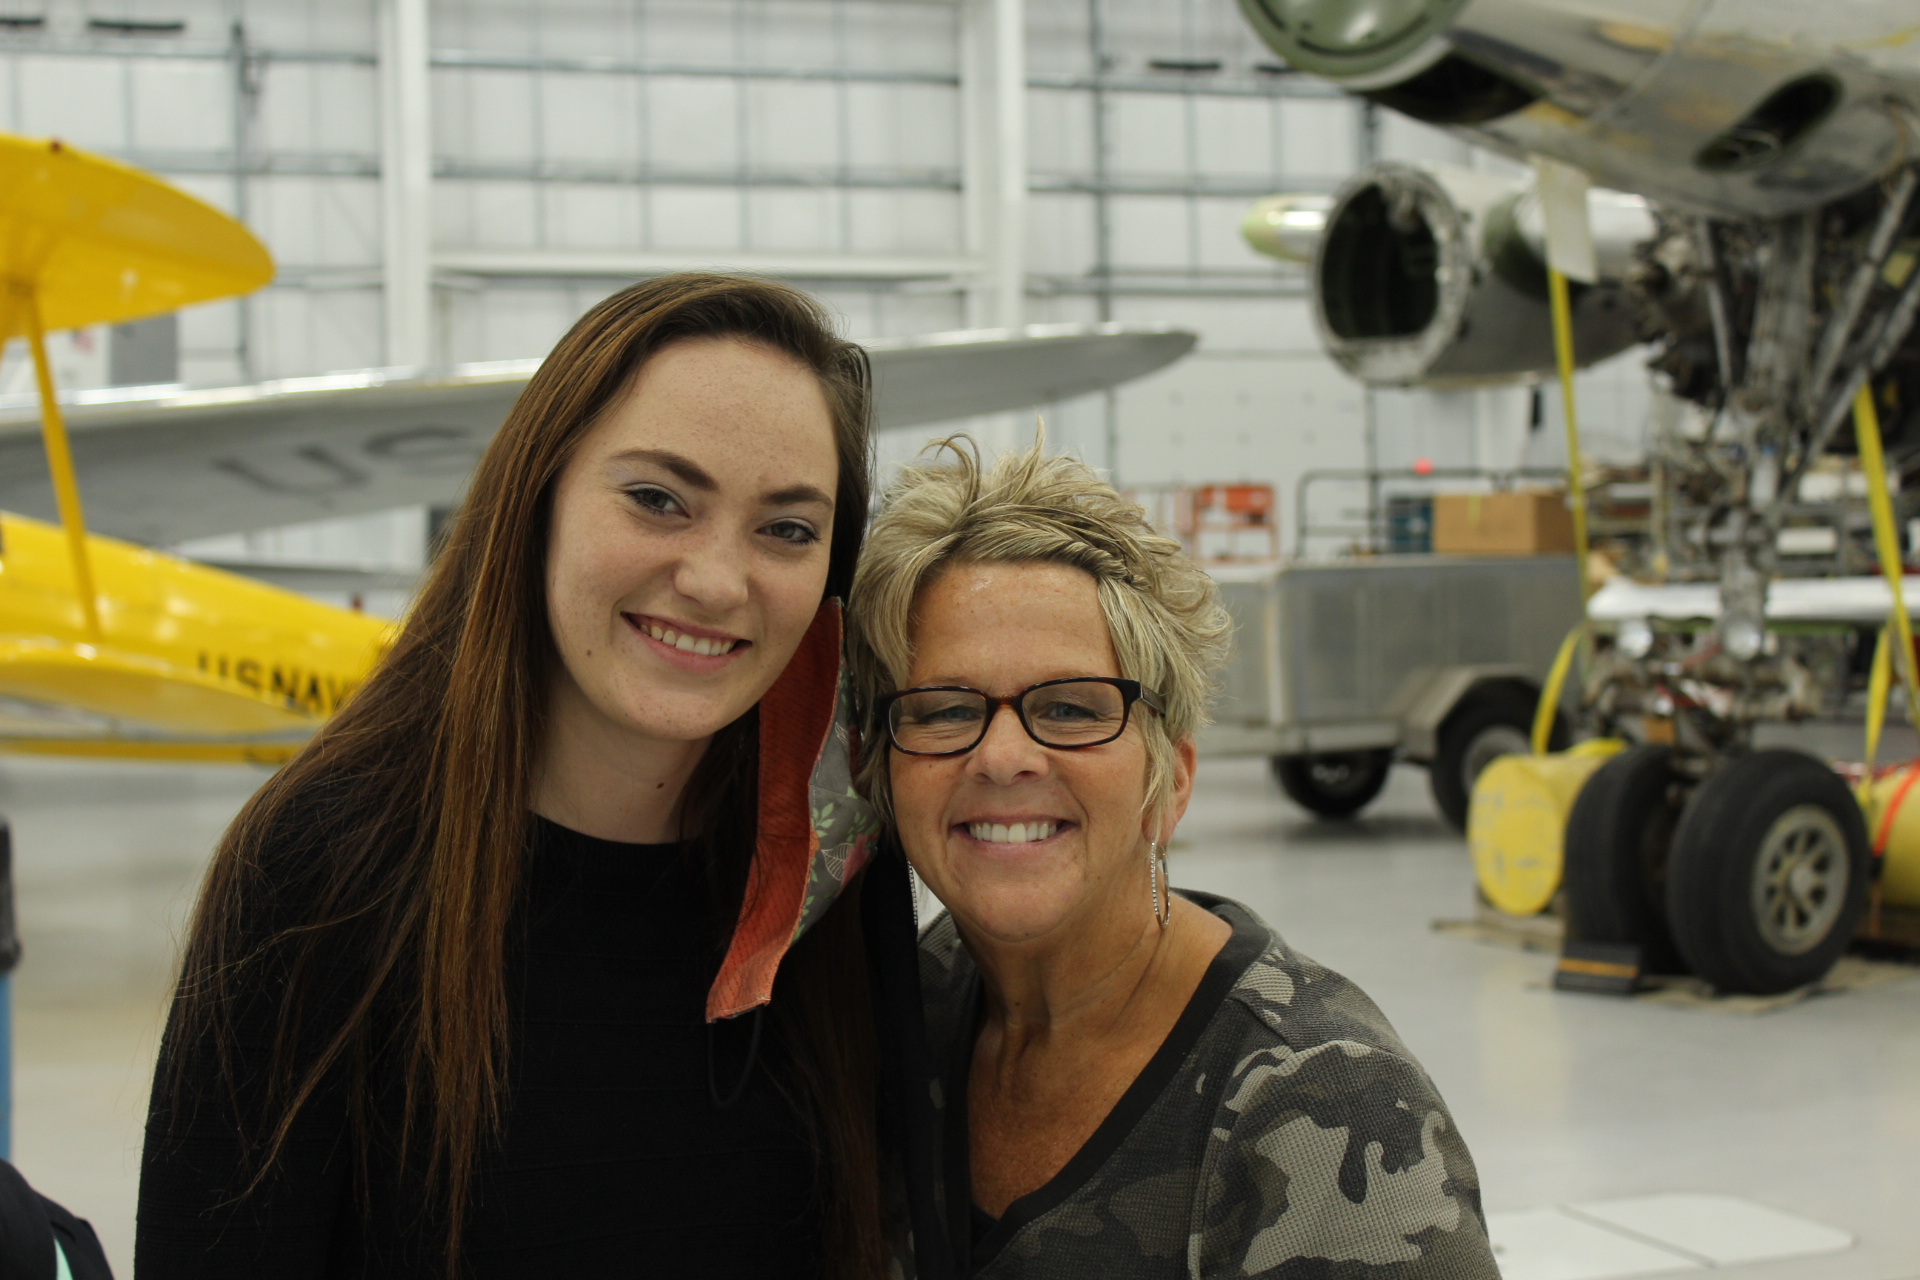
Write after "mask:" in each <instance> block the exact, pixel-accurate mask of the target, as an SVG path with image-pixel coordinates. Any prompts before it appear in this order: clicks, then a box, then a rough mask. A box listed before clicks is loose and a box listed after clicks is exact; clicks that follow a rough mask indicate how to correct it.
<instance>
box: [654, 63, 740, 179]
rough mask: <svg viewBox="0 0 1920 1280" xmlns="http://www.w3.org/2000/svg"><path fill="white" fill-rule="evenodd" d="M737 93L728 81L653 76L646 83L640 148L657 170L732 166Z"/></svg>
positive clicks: (737, 126) (736, 154) (737, 146)
mask: <svg viewBox="0 0 1920 1280" xmlns="http://www.w3.org/2000/svg"><path fill="white" fill-rule="evenodd" d="M739 108H740V91H739V87H738V86H737V85H736V84H735V83H733V82H732V81H728V80H719V79H711V78H702V77H697V76H654V77H650V78H649V79H648V80H647V82H646V124H647V130H646V140H647V142H646V145H647V149H648V154H649V155H650V156H651V157H652V159H653V162H654V163H655V164H656V165H659V166H661V167H663V168H678V169H682V170H699V171H704V172H708V173H711V172H714V171H716V170H721V169H732V168H735V167H737V166H738V165H739V164H740V162H741V160H742V158H743V157H742V156H741V154H740V117H739Z"/></svg>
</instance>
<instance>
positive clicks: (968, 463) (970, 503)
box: [847, 436, 1232, 820]
mask: <svg viewBox="0 0 1920 1280" xmlns="http://www.w3.org/2000/svg"><path fill="white" fill-rule="evenodd" d="M929 448H930V449H931V450H934V451H944V452H946V453H948V454H950V455H952V456H951V459H950V460H947V461H943V462H939V463H932V464H926V465H921V466H914V467H908V468H905V469H904V470H903V471H902V473H901V475H900V477H899V479H898V480H896V481H895V482H894V483H893V484H892V485H890V486H889V487H888V489H887V492H886V496H885V499H884V505H883V506H882V508H881V511H880V514H879V515H878V516H876V517H875V519H874V521H873V524H872V527H871V528H869V529H868V531H867V545H866V549H865V550H864V551H863V552H862V553H861V556H860V564H859V567H858V568H857V569H856V570H855V572H854V577H853V592H852V596H851V598H850V600H849V602H848V613H847V649H848V663H849V667H850V669H851V675H852V680H853V694H854V702H855V705H856V707H857V709H858V711H857V714H858V716H859V719H860V725H861V739H862V742H863V743H864V744H865V745H864V750H863V751H862V753H861V754H862V759H861V763H860V770H859V777H858V782H859V785H860V788H861V790H862V791H863V792H865V793H866V794H867V795H868V796H869V797H871V798H872V799H873V801H874V802H875V803H876V804H877V805H878V806H879V807H880V810H881V812H882V813H884V814H885V815H886V816H887V818H888V819H889V820H891V819H892V817H893V805H892V799H893V797H892V794H891V789H890V787H889V785H888V774H887V757H888V755H889V754H890V753H889V751H888V750H887V745H886V743H887V738H886V728H885V726H884V725H883V724H882V723H881V721H880V719H879V718H878V715H877V704H878V702H879V700H880V698H881V697H882V696H884V695H885V694H888V693H891V692H892V691H894V690H895V689H898V688H901V687H902V685H903V684H904V682H905V681H906V679H907V673H908V671H909V670H910V669H911V667H912V665H913V609H914V604H915V603H916V601H917V600H918V599H919V596H920V592H921V591H922V590H924V589H925V588H926V587H927V586H928V585H930V584H931V583H932V582H933V581H934V579H935V578H937V577H938V576H939V575H940V574H941V573H942V572H943V571H944V570H946V569H947V568H948V567H950V566H953V565H958V564H1028V563H1031V564H1065V565H1072V566H1073V567H1075V568H1077V569H1082V570H1085V571H1086V573H1087V574H1088V575H1090V576H1091V577H1092V578H1093V580H1094V584H1095V587H1096V589H1097V590H1098V592H1099V598H1100V611H1101V613H1102V614H1104V615H1105V616H1106V620H1107V632H1108V636H1109V638H1110V639H1111V640H1112V643H1113V651H1114V656H1115V657H1116V658H1117V659H1118V660H1119V664H1120V674H1121V675H1122V676H1124V677H1126V678H1127V679H1130V680H1138V681H1139V682H1140V683H1141V684H1143V685H1145V686H1146V687H1147V688H1149V689H1152V690H1154V691H1155V692H1157V693H1158V694H1159V695H1160V696H1161V698H1162V700H1163V705H1164V706H1165V708H1166V711H1165V714H1164V715H1162V716H1154V715H1152V714H1150V713H1149V714H1144V715H1141V716H1138V717H1136V721H1137V722H1138V723H1140V724H1141V725H1142V730H1141V736H1142V740H1143V741H1144V742H1145V743H1146V747H1147V783H1146V807H1145V812H1147V813H1155V812H1157V811H1159V810H1161V809H1162V808H1163V807H1164V806H1165V805H1166V803H1167V801H1168V799H1169V798H1170V796H1171V794H1172V789H1173V746H1174V744H1175V743H1178V742H1183V741H1185V740H1187V739H1189V738H1192V737H1193V736H1194V734H1195V733H1197V732H1199V730H1200V727H1201V726H1202V725H1204V724H1205V723H1206V720H1207V704H1208V703H1209V702H1210V701H1211V700H1212V697H1213V690H1214V681H1215V678H1216V677H1217V675H1218V673H1219V670H1220V668H1221V666H1222V665H1223V664H1224V663H1225V661H1226V655H1227V646H1228V644H1229V643H1230V632H1231V627H1232V624H1231V622H1230V621H1229V620H1228V617H1227V613H1226V610H1225V609H1223V608H1222V607H1221V605H1220V599H1219V591H1218V590H1217V589H1216V587H1215V586H1214V582H1213V579H1212V578H1210V577H1208V576H1207V575H1206V574H1205V573H1204V572H1202V571H1201V569H1200V568H1199V566H1197V565H1195V564H1194V563H1193V561H1192V560H1190V559H1188V558H1187V556H1186V553H1185V552H1183V551H1182V550H1181V548H1180V544H1179V543H1178V542H1176V541H1175V540H1174V539H1172V538H1168V537H1165V536H1163V535H1161V534H1159V533H1156V532H1154V530H1153V528H1152V527H1151V526H1150V525H1148V523H1147V519H1146V515H1145V513H1143V512H1142V511H1141V510H1140V508H1139V507H1138V506H1136V505H1135V504H1134V503H1131V502H1129V501H1127V500H1126V499H1125V498H1123V497H1121V496H1120V494H1118V493H1117V492H1115V491H1114V488H1113V486H1112V485H1110V484H1108V483H1107V482H1106V481H1104V480H1102V479H1101V478H1100V477H1099V476H1098V475H1096V474H1095V473H1094V472H1093V471H1092V469H1091V468H1089V467H1087V466H1085V465H1084V464H1082V463H1080V462H1077V461H1075V460H1074V459H1072V458H1067V457H1057V456H1056V457H1049V456H1047V454H1046V452H1045V440H1044V438H1041V439H1037V440H1035V442H1034V444H1033V447H1032V448H1030V449H1027V450H1024V451H1022V452H1018V453H1009V454H1005V455H1003V456H1002V457H1000V458H999V459H997V460H996V461H995V462H994V463H993V465H992V466H991V467H990V468H987V469H985V470H984V472H983V470H982V468H981V465H980V459H979V454H978V451H977V449H976V447H975V446H974V443H973V441H972V440H971V439H969V438H967V437H966V436H952V437H949V438H947V439H945V440H940V441H937V442H935V443H934V444H933V445H931V446H929ZM1149 722H1157V724H1150V723H1149Z"/></svg>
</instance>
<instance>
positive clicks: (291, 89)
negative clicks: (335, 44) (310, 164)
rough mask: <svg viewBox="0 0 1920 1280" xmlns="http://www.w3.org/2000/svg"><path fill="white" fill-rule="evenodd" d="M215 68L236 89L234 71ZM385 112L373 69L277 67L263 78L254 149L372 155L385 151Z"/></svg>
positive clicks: (272, 65)
mask: <svg viewBox="0 0 1920 1280" xmlns="http://www.w3.org/2000/svg"><path fill="white" fill-rule="evenodd" d="M212 65H213V66H214V67H216V68H218V69H219V71H220V73H221V77H222V80H223V81H225V82H226V83H227V84H228V85H229V86H230V85H231V81H230V80H228V79H227V78H228V77H230V76H231V75H232V74H233V69H232V67H231V66H230V65H227V64H223V63H214V64H212ZM228 91H229V92H231V88H230V87H229V89H228ZM379 109H380V103H379V86H378V84H377V81H376V77H375V75H374V70H373V68H372V67H370V66H352V65H339V64H328V63H299V62H271V63H268V64H267V65H266V66H265V67H264V68H263V69H262V71H261V74H260V99H259V105H258V107H257V109H256V111H255V114H254V117H253V125H252V128H253V134H254V145H255V146H257V147H259V148H261V149H262V150H266V151H323V152H337V153H360V154H371V153H373V152H374V151H376V150H377V149H378V147H379V137H380V119H379ZM202 145H205V143H204V142H203V143H202Z"/></svg>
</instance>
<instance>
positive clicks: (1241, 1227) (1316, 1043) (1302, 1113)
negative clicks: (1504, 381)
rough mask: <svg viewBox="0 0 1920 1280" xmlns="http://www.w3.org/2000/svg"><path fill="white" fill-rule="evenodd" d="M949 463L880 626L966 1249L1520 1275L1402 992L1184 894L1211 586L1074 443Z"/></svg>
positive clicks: (890, 569)
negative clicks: (1180, 854) (1179, 847)
mask: <svg viewBox="0 0 1920 1280" xmlns="http://www.w3.org/2000/svg"><path fill="white" fill-rule="evenodd" d="M952 452H953V453H954V454H955V461H954V462H953V463H952V464H951V465H937V466H927V467H921V468H917V469H912V470H909V471H908V472H907V473H905V475H904V477H903V478H902V479H901V480H900V482H899V483H898V484H897V485H896V486H895V488H894V489H893V491H892V493H891V495H890V501H889V503H888V505H887V507H886V508H885V510H884V511H883V512H882V514H881V515H880V516H879V518H878V519H877V521H876V522H875V523H874V525H873V527H872V529H871V531H870V533H869V535H868V543H867V552H866V555H865V557H864V558H863V560H862V561H861V564H860V567H859V570H858V573H857V575H856V578H855V585H854V589H853V605H852V615H851V621H850V639H851V645H852V651H851V655H850V661H851V663H852V666H853V670H854V672H855V678H856V679H857V680H858V682H859V685H860V695H861V699H862V703H863V706H864V708H865V714H866V716H867V733H868V735H869V736H868V738H867V741H869V742H871V743H874V744H876V745H878V746H881V747H882V748H883V749H880V750H869V751H868V752H867V753H866V758H865V760H864V761H863V765H862V768H863V770H864V774H863V782H864V784H865V785H866V787H867V788H868V790H869V791H870V793H871V794H872V795H873V796H874V797H875V799H876V800H877V801H879V803H880V804H881V807H882V808H883V810H884V811H886V812H887V813H888V816H889V819H890V821H891V823H892V825H893V829H894V831H895V832H896V833H897V835H898V838H899V840H900V842H901V844H902V846H903V847H904V848H905V850H906V853H907V856H908V857H909V859H910V860H911V861H912V863H913V866H914V868H915V869H916V870H917V871H918V872H919V874H920V876H921V877H922V878H923V879H924V880H925V881H926V883H927V885H928V886H929V887H930V888H931V889H932V890H933V892H934V893H935V894H936V895H937V896H938V897H939V898H940V900H941V901H942V902H943V903H945V904H946V906H947V908H948V912H949V914H947V915H946V916H944V917H942V918H941V919H940V920H939V921H938V922H937V923H935V924H934V925H933V926H931V927H930V928H929V929H927V931H926V933H925V934H924V936H923V938H922V941H921V970H922V976H923V981H924V983H925V989H926V1001H927V1015H928V1032H929V1038H930V1041H931V1049H932V1055H933V1057H932V1061H933V1063H934V1064H935V1071H936V1074H937V1077H938V1078H937V1080H936V1081H935V1082H934V1084H935V1087H934V1088H933V1090H932V1093H933V1095H934V1097H935V1098H936V1099H939V1100H940V1102H941V1109H942V1111H943V1112H944V1114H943V1117H942V1119H941V1121H940V1125H941V1128H942V1129H943V1135H942V1143H943V1151H942V1154H941V1156H940V1164H941V1166H942V1174H941V1175H940V1176H941V1181H942V1183H943V1185H942V1186H941V1187H940V1188H938V1189H937V1191H936V1195H937V1196H938V1198H939V1203H940V1204H941V1206H942V1209H943V1216H944V1225H945V1228H946V1236H947V1239H946V1241H945V1243H944V1250H943V1252H942V1254H941V1256H939V1257H938V1259H937V1262H938V1264H939V1265H938V1269H939V1270H941V1271H948V1270H951V1271H953V1272H955V1273H957V1274H959V1275H972V1276H979V1277H1014V1276H1019V1277H1023V1278H1047V1277H1068V1276H1073V1277H1083V1276H1097V1277H1100V1280H1132V1278H1134V1277H1139V1278H1141V1280H1145V1278H1147V1277H1176V1276H1192V1277H1203V1276H1206V1277H1210V1276H1222V1277H1224V1276H1276V1277H1278V1276H1286V1277H1307V1276H1329V1275H1338V1276H1341V1277H1350V1278H1354V1280H1359V1278H1361V1277H1372V1276H1381V1277H1385V1276H1393V1277H1423V1278H1424V1277H1447V1278H1453V1277H1462V1278H1465V1277H1473V1278H1478V1277H1486V1278H1487V1280H1493V1278H1494V1277H1497V1275H1498V1271H1497V1269H1496V1268H1495V1266H1494V1262H1493V1258H1492V1254H1491V1251H1490V1249H1489V1247H1488V1243H1487V1236H1486V1229H1485V1224H1484V1221H1483V1219H1482V1215H1481V1209H1480V1196H1479V1189H1478V1180H1477V1178H1476V1176H1475V1173H1474V1169H1473V1162H1472V1159H1471V1158H1470V1157H1469V1156H1468V1154H1467V1149H1466V1146H1465V1144H1464V1143H1463V1142H1462V1141H1461V1138H1460V1135H1459V1132H1458V1131H1457V1130H1456V1129H1455V1127H1454V1124H1453V1121H1452V1118H1451V1117H1450V1116H1449V1115H1448V1114H1447V1109H1446V1106H1445V1104H1444V1103H1443V1102H1442V1101H1441V1100H1440V1096H1439V1094H1438V1093H1437V1092H1436V1090H1435V1089H1434V1086H1433V1082H1432V1081H1431V1080H1429V1079H1428V1078H1427V1076H1426V1073H1425V1072H1424V1071H1423V1070H1421V1068H1420V1065H1419V1064H1418V1063H1417V1062H1416V1061H1415V1060H1414V1058H1413V1056H1412V1055H1411V1054H1410V1053H1408V1051H1407V1049H1406V1047H1405V1046H1404V1045H1402V1044H1401V1043H1400V1040H1399V1038H1398V1037H1397V1036H1396V1035H1395V1034H1394V1031H1393V1028H1392V1027H1391V1026H1389V1025H1388V1023H1387V1020H1386V1018H1385V1017H1384V1016H1382V1015H1381V1013H1380V1011H1379V1009H1377V1008H1376V1007H1375V1006H1374V1004H1373V1002H1372V1001H1371V1000H1369V999H1368V998H1367V996H1366V995H1365V993H1363V992H1362V991H1360V990H1359V989H1358V988H1357V987H1355V986H1354V985H1353V984H1352V983H1351V982H1348V981H1347V980H1346V979H1345V978H1342V977H1341V976H1340V975H1339V974H1337V973H1334V972H1332V971H1330V970H1328V969H1326V968H1323V967H1322V966H1320V965H1318V964H1316V963H1314V962H1313V961H1312V960H1309V959H1308V958H1306V957H1305V956H1302V955H1301V954H1299V953H1298V952H1296V951H1294V950H1293V949H1292V948H1290V947H1288V946H1287V944H1286V943H1285V942H1283V941H1282V940H1281V939H1280V937H1279V935H1277V934H1276V933H1275V932H1274V931H1273V930H1272V929H1271V928H1269V927H1268V926H1267V925H1266V924H1265V923H1264V922H1262V921H1261V920H1260V919H1259V917H1257V916H1255V915H1254V914H1253V913H1252V912H1251V911H1249V910H1247V909H1246V908H1245V907H1243V906H1241V905H1239V904H1238V903H1235V902H1232V901H1229V900H1227V899H1225V898H1220V897H1216V896H1213V895H1210V894H1202V893H1194V892H1190V891H1181V892H1178V893H1176V892H1172V891H1170V890H1169V888H1168V885H1167V872H1166V852H1165V851H1166V847H1167V842H1168V840H1169V839H1170V837H1171V836H1172V834H1173V831H1174V828H1175V826H1176V825H1177V824H1178V822H1179V820H1180V817H1181V815H1182V814H1183V813H1184V812H1185V810H1186V806H1187V803H1188V800H1189V798H1190V797H1191V795H1192V791H1193V776H1194V768H1195V754H1194V745H1193V735H1194V733H1195V731H1196V730H1197V729H1198V727H1199V726H1200V724H1201V723H1202V720H1203V717H1204V708H1205V704H1206V701H1207V697H1208V693H1209V685H1210V681H1211V676H1212V673H1213V672H1214V671H1215V670H1216V669H1217V667H1218V666H1219V664H1220V662H1221V660H1222V657H1223V654H1224V650H1225V648H1226V645H1227V641H1228V623H1227V619H1226V616H1225V614H1224V612H1223V611H1222V610H1221V608H1220V605H1219V603H1218V601H1217V599H1216V595H1215V592H1214V588H1213V586H1212V583H1211V581H1210V580H1209V579H1208V578H1207V577H1206V576H1205V575H1204V574H1203V573H1201V572H1200V570H1199V569H1197V568H1196V567H1195V566H1194V565H1193V564H1192V563H1191V562H1190V561H1189V560H1187V559H1186V558H1185V557H1184V556H1183V555H1182V554H1181V552H1180V549H1179V547H1178V545H1177V544H1176V543H1174V542H1172V541H1170V540H1168V539H1166V538H1163V537H1160V536H1158V535H1156V534H1155V533H1153V532H1152V530H1151V529H1149V528H1148V526H1147V525H1146V523H1145V522H1144V520H1143V519H1142V516H1141V514H1140V511H1139V509H1138V508H1136V507H1135V506H1133V505H1132V504H1130V503H1128V502H1126V501H1125V500H1124V499H1122V498H1121V497H1120V496H1119V495H1118V494H1117V493H1115V492H1114V491H1113V489H1112V488H1110V487H1109V486H1108V485H1106V484H1105V483H1104V482H1102V481H1101V480H1100V479H1098V478H1097V477H1096V476H1095V475H1094V474H1093V473H1092V472H1090V471H1089V470H1087V469H1086V468H1085V467H1083V466H1081V465H1079V464H1078V463H1075V462H1072V461H1070V460H1068V459H1065V458H1049V457H1046V456H1044V455H1043V453H1042V451H1041V449H1040V447H1039V446H1038V445H1036V446H1035V448H1034V449H1033V450H1031V451H1029V452H1027V453H1025V454H1023V455H1017V456H1009V457H1005V458H1002V459H1001V460H1000V461H999V462H997V463H996V464H995V465H994V466H993V467H992V469H991V470H990V471H989V472H987V473H985V474H982V471H981V469H980V467H979V464H978V463H977V461H976V460H975V459H974V458H972V457H971V456H969V455H968V454H966V453H964V452H961V451H960V450H959V449H954V450H952ZM933 1247H934V1248H941V1246H940V1245H937V1244H936V1245H935V1246H933ZM920 1248H921V1250H922V1253H921V1257H922V1262H923V1267H922V1269H923V1270H928V1269H931V1268H928V1267H927V1266H926V1265H925V1260H926V1258H927V1257H928V1256H929V1253H928V1252H927V1250H928V1248H929V1246H928V1243H927V1242H925V1241H922V1242H920Z"/></svg>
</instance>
